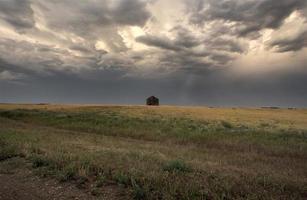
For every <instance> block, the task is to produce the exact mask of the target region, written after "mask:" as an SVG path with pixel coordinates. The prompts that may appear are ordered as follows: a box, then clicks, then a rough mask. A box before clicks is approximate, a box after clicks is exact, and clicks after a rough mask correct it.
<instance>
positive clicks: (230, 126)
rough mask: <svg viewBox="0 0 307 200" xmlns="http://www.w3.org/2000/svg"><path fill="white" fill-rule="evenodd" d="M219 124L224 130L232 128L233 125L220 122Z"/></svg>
mask: <svg viewBox="0 0 307 200" xmlns="http://www.w3.org/2000/svg"><path fill="white" fill-rule="evenodd" d="M221 124H222V126H223V127H224V128H227V129H231V128H233V125H232V124H231V123H229V122H227V121H221Z"/></svg>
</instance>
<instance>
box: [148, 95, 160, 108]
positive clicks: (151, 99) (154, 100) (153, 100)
mask: <svg viewBox="0 0 307 200" xmlns="http://www.w3.org/2000/svg"><path fill="white" fill-rule="evenodd" d="M146 104H147V105H148V106H158V105H159V99H158V98H157V97H155V96H151V97H148V98H147V100H146Z"/></svg>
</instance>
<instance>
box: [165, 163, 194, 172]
mask: <svg viewBox="0 0 307 200" xmlns="http://www.w3.org/2000/svg"><path fill="white" fill-rule="evenodd" d="M163 170H164V171H168V172H190V171H191V168H190V167H189V166H188V165H187V164H186V163H185V162H184V161H182V160H173V161H170V162H168V163H166V164H165V165H164V166H163Z"/></svg>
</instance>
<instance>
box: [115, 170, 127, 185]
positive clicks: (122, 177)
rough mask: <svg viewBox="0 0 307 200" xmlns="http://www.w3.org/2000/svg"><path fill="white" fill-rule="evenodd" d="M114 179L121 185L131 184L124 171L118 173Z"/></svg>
mask: <svg viewBox="0 0 307 200" xmlns="http://www.w3.org/2000/svg"><path fill="white" fill-rule="evenodd" d="M114 179H115V181H116V182H117V183H118V184H120V185H124V186H127V185H128V184H129V177H128V176H127V175H125V174H124V173H122V172H120V173H116V174H115V176H114Z"/></svg>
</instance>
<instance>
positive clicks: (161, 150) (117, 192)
mask: <svg viewBox="0 0 307 200" xmlns="http://www.w3.org/2000/svg"><path fill="white" fill-rule="evenodd" d="M0 163H1V164H0V174H1V173H3V174H5V173H8V172H9V171H10V169H12V166H14V167H15V168H24V167H27V168H28V169H29V170H31V171H32V172H33V173H34V174H35V176H38V177H40V178H41V179H48V180H56V181H57V182H59V183H69V184H73V185H76V186H78V187H79V188H80V190H82V191H85V192H86V193H88V194H90V195H91V196H92V197H93V198H97V199H99V198H102V199H103V198H107V199H111V196H112V198H114V199H120V198H121V199H306V198H307V110H306V109H270V108H208V107H175V106H160V107H146V106H102V105H44V104H41V105H18V104H0ZM12 173H14V172H12ZM0 177H1V176H0ZM0 182H1V178H0ZM110 191H111V193H112V194H110V196H109V197H106V196H105V195H106V193H110Z"/></svg>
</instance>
